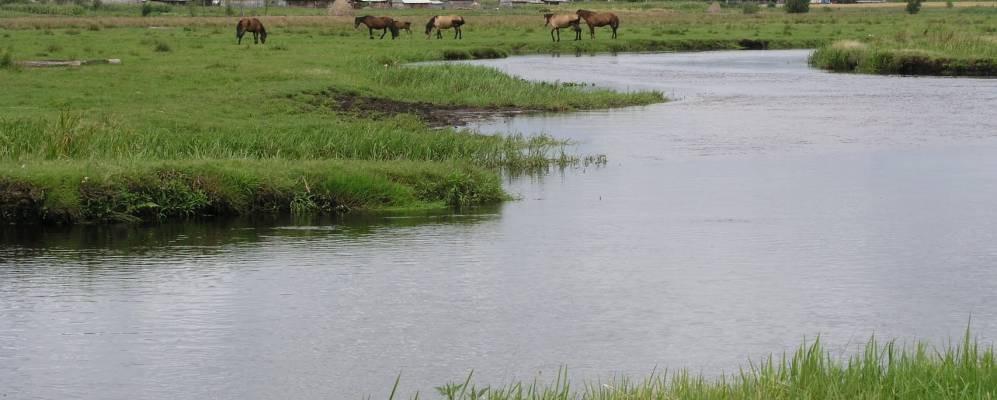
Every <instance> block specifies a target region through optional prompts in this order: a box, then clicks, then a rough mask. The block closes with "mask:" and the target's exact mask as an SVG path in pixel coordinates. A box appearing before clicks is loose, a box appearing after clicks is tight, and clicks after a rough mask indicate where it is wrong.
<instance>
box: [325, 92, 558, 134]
mask: <svg viewBox="0 0 997 400" xmlns="http://www.w3.org/2000/svg"><path fill="white" fill-rule="evenodd" d="M307 94H309V95H311V96H313V100H312V103H313V104H314V105H316V106H320V107H324V108H329V109H331V110H332V111H336V112H340V113H347V114H353V115H356V116H358V117H361V118H372V117H385V116H387V117H391V116H395V115H399V114H411V115H415V116H417V117H419V118H420V119H422V120H423V121H425V122H426V124H427V125H429V126H430V127H432V128H444V127H454V126H463V125H467V124H468V123H470V122H475V121H482V120H486V119H490V118H494V117H502V116H511V115H517V114H526V113H537V112H541V111H542V110H533V109H522V108H513V107H468V106H452V105H441V104H433V103H427V102H409V101H399V100H394V99H389V98H385V97H373V96H366V95H362V94H359V93H356V92H348V91H342V90H338V89H327V90H323V91H320V92H310V93H307Z"/></svg>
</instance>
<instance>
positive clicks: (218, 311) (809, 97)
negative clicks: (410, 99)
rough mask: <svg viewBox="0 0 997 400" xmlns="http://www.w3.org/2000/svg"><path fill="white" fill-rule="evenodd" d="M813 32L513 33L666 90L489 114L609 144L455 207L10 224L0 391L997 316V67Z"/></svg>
mask: <svg viewBox="0 0 997 400" xmlns="http://www.w3.org/2000/svg"><path fill="white" fill-rule="evenodd" d="M805 60H806V52H801V51H778V52H775V51H773V52H715V53H695V54H642V55H620V56H596V57H588V56H586V57H560V58H555V57H549V56H546V57H516V58H510V59H504V60H493V61H487V62H480V64H485V65H491V66H494V67H497V68H500V69H502V70H504V71H508V72H510V73H513V74H516V75H520V76H523V77H525V78H528V79H542V80H561V81H573V82H586V83H595V84H597V85H601V86H609V87H614V88H618V89H628V90H634V89H654V90H661V91H663V92H665V93H666V95H668V96H669V97H671V98H673V99H676V101H674V102H671V103H668V104H660V105H653V106H648V107H636V108H628V109H622V110H612V111H594V112H584V113H577V114H564V115H537V116H520V117H515V118H512V119H508V120H500V121H495V122H493V123H488V124H482V125H480V126H477V128H478V129H480V130H482V131H487V132H493V131H497V132H508V131H521V132H525V133H536V132H546V133H549V134H552V135H555V136H559V137H570V138H574V139H577V140H578V141H579V142H580V144H579V145H578V146H577V149H576V150H577V151H578V152H581V153H601V154H606V155H607V156H608V158H609V164H608V165H607V166H605V167H603V168H578V169H571V170H567V171H564V172H563V173H555V174H552V175H549V176H545V177H542V178H525V179H515V180H510V182H509V185H508V186H509V189H510V190H511V191H513V192H516V193H519V194H521V196H522V200H521V201H516V202H510V203H508V204H504V205H502V206H501V207H500V208H496V209H485V210H477V211H476V212H475V213H473V214H467V215H444V216H410V217H405V218H367V219H363V220H351V221H335V220H328V221H297V222H295V221H269V222H251V221H230V222H223V223H215V224H183V225H167V226H162V227H158V228H141V227H127V226H125V227H89V228H73V229H64V230H25V229H14V228H4V229H0V246H2V247H0V397H4V396H6V397H7V398H18V399H19V398H58V399H68V398H102V399H133V398H163V399H174V398H259V399H266V398H303V399H309V398H315V399H318V398H326V399H328V398H360V397H361V395H363V394H372V395H374V396H375V397H386V395H387V392H388V391H389V390H390V386H391V384H392V383H393V381H394V378H395V375H396V374H397V373H398V372H401V373H402V383H403V387H404V389H406V390H415V389H422V390H423V391H425V390H426V389H429V388H431V386H432V385H436V384H441V383H444V382H446V381H449V380H452V379H460V378H462V377H463V376H464V375H465V374H466V373H467V372H468V371H469V370H470V369H472V368H474V369H475V375H476V376H478V377H479V381H484V382H490V383H503V382H507V381H508V380H511V379H517V378H518V379H531V378H532V377H533V376H534V374H535V373H537V372H538V371H544V372H545V375H549V374H550V373H552V372H554V371H556V369H557V368H558V367H559V366H560V365H568V366H569V367H570V368H571V371H572V373H573V374H574V375H576V376H578V377H588V378H600V377H601V378H606V377H609V376H611V375H612V374H614V373H630V374H645V373H647V372H649V371H651V370H652V368H655V367H656V366H657V367H658V368H659V370H660V369H662V368H665V367H673V368H674V367H677V366H686V367H690V368H692V369H693V370H698V371H704V372H706V373H709V374H715V373H718V372H720V371H723V370H727V371H730V370H732V369H734V368H736V367H737V366H738V365H739V364H740V363H743V362H744V361H745V360H746V359H748V358H750V357H759V356H762V355H764V354H768V353H769V352H773V351H774V352H780V351H782V350H784V349H787V348H791V347H793V346H795V345H796V344H798V343H799V342H800V340H801V339H802V338H804V337H813V336H814V335H816V334H821V335H823V337H824V338H825V339H827V340H828V341H829V343H831V346H832V348H833V349H835V351H839V352H847V351H848V349H854V347H855V345H856V344H857V343H859V342H862V341H864V340H865V339H866V338H867V337H868V335H870V334H872V333H876V334H877V335H881V336H898V337H903V338H908V339H909V338H923V339H929V340H933V341H936V342H938V343H941V342H942V341H943V340H944V339H946V338H949V337H954V336H956V335H959V334H960V333H961V331H962V329H963V328H964V327H965V326H966V323H967V321H968V320H969V319H970V318H972V325H973V327H974V329H975V331H976V332H977V333H979V334H980V335H981V336H982V337H984V338H985V339H986V340H993V339H994V338H997V334H995V333H994V332H995V329H997V311H995V310H997V268H995V267H997V207H995V206H994V205H995V204H997V117H995V116H994V110H995V109H997V80H978V79H945V78H901V77H872V76H856V75H835V74H827V73H823V72H819V71H814V70H810V69H808V68H807V67H806V63H805Z"/></svg>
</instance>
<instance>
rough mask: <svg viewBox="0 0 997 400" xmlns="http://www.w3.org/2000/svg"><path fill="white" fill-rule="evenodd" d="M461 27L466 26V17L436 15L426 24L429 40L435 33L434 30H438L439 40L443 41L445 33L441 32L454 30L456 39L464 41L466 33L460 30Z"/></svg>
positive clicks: (437, 36)
mask: <svg viewBox="0 0 997 400" xmlns="http://www.w3.org/2000/svg"><path fill="white" fill-rule="evenodd" d="M461 26H464V17H461V16H459V15H434V16H433V18H430V19H429V22H427V23H426V39H429V36H430V34H432V33H433V28H436V38H437V39H443V33H441V32H440V30H442V29H450V28H453V30H454V32H453V38H454V39H463V38H464V33H463V32H462V31H461V29H460V27H461Z"/></svg>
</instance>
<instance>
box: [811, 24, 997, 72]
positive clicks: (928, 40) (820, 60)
mask: <svg viewBox="0 0 997 400" xmlns="http://www.w3.org/2000/svg"><path fill="white" fill-rule="evenodd" d="M810 63H811V64H812V65H814V66H816V67H819V68H824V69H828V70H832V71H843V72H850V71H856V72H866V73H883V74H931V75H979V76H994V75H997V35H993V34H986V33H980V32H978V31H975V30H969V29H967V28H965V27H963V28H960V29H946V28H939V27H937V26H934V27H930V28H927V29H923V30H921V29H918V30H914V31H912V30H901V31H897V32H895V33H893V34H892V35H887V36H881V37H876V38H873V39H870V40H866V41H861V42H860V41H855V40H844V41H837V42H835V43H832V44H830V45H825V46H822V47H820V48H818V49H817V50H816V51H815V52H814V53H813V55H812V56H811V58H810Z"/></svg>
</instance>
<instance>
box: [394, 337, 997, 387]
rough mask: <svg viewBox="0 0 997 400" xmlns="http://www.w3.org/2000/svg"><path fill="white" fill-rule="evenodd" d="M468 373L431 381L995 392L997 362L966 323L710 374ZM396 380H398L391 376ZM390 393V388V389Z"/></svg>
mask: <svg viewBox="0 0 997 400" xmlns="http://www.w3.org/2000/svg"><path fill="white" fill-rule="evenodd" d="M472 375H473V374H469V375H468V377H467V378H465V379H462V380H461V381H459V382H451V383H448V384H445V385H443V386H439V387H437V388H436V393H435V394H436V396H424V395H414V396H412V398H416V397H418V398H423V399H433V398H439V399H447V400H479V399H482V400H483V399H487V400H573V399H577V400H671V399H702V400H708V399H727V400H739V399H753V400H754V399H758V400H761V399H765V400H780V399H787V400H790V399H793V400H795V399H813V400H818V399H827V400H838V399H840V400H851V399H867V400H878V399H966V400H969V399H993V398H995V397H997V363H995V359H994V349H993V346H983V345H981V344H980V343H979V342H978V341H977V340H975V339H974V338H972V337H971V335H970V332H969V330H968V329H967V331H966V333H965V335H964V337H963V338H962V340H961V341H960V342H959V343H955V344H949V345H947V346H945V347H943V348H935V347H932V346H930V345H928V344H926V343H924V342H918V343H915V344H913V345H910V346H904V345H902V344H899V343H898V342H896V341H895V340H893V341H888V342H886V343H880V342H878V341H877V340H876V339H875V337H873V338H871V339H869V341H868V342H867V343H866V344H865V346H864V348H863V349H862V350H861V351H860V352H858V353H857V354H855V355H853V356H850V357H847V358H839V357H835V356H834V355H832V354H831V353H830V352H829V351H827V350H826V349H825V348H824V346H823V344H822V342H821V340H820V339H819V338H818V339H817V340H814V341H812V342H807V343H804V344H802V345H800V347H799V348H797V350H796V351H795V352H794V353H792V354H788V355H787V354H784V355H782V356H781V357H772V356H770V357H768V358H767V359H765V360H763V361H761V362H758V363H750V364H748V366H746V367H744V368H742V369H740V371H739V372H737V373H734V374H727V375H723V376H720V377H718V378H715V379H711V378H706V377H704V376H702V375H697V374H693V373H690V372H689V371H687V370H676V371H671V372H669V371H665V372H661V373H652V374H651V375H650V376H648V377H645V378H642V379H633V378H627V377H619V378H615V379H614V380H611V381H608V382H584V383H581V384H577V385H576V384H574V383H572V382H571V381H570V379H569V376H568V372H567V370H565V369H562V370H560V371H559V372H558V374H557V375H556V377H555V378H554V380H553V381H551V382H540V381H536V380H534V381H532V382H516V383H512V384H508V385H505V386H478V385H476V384H475V383H474V382H473V380H472ZM396 387H397V382H396ZM392 393H394V390H392Z"/></svg>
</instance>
